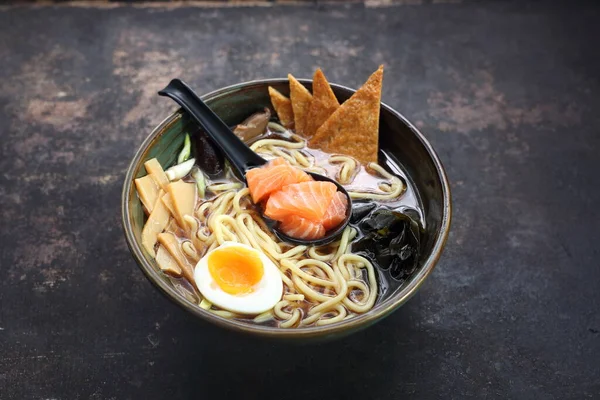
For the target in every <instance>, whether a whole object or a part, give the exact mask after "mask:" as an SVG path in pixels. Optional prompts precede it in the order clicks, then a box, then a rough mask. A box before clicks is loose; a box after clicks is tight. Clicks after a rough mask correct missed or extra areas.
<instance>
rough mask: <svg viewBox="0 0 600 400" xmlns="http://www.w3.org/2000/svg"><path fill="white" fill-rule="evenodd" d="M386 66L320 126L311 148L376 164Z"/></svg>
mask: <svg viewBox="0 0 600 400" xmlns="http://www.w3.org/2000/svg"><path fill="white" fill-rule="evenodd" d="M382 82H383V65H382V66H380V67H379V69H378V70H377V71H375V72H374V73H373V75H371V76H370V77H369V79H368V80H367V81H366V82H365V84H364V85H363V86H362V87H361V88H360V89H358V90H357V91H356V93H354V94H353V95H352V97H350V98H349V99H348V100H346V101H345V102H344V103H343V104H342V105H341V106H340V107H339V108H338V109H337V110H336V111H335V112H334V113H333V114H332V115H331V117H329V118H328V119H327V121H325V122H324V123H323V125H321V127H320V128H319V129H318V130H317V133H315V136H314V137H313V138H312V139H311V140H310V141H309V146H310V147H313V148H317V149H322V150H323V151H326V152H328V153H339V154H346V155H349V156H352V157H354V158H356V159H357V160H358V161H360V162H361V163H362V164H363V165H365V166H367V165H368V163H370V162H377V151H378V149H379V109H380V107H381V84H382Z"/></svg>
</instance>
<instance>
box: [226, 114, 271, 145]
mask: <svg viewBox="0 0 600 400" xmlns="http://www.w3.org/2000/svg"><path fill="white" fill-rule="evenodd" d="M270 119H271V111H270V110H269V109H268V108H265V109H264V111H261V112H257V113H254V114H252V115H251V116H249V117H248V118H246V120H245V121H244V122H242V123H241V124H239V125H238V126H236V127H235V129H234V130H233V132H234V133H235V134H236V135H237V136H238V137H239V138H240V139H242V140H243V141H244V142H247V141H248V140H251V139H254V138H255V137H257V136H258V135H262V134H263V133H265V131H266V129H267V124H268V123H269V120H270Z"/></svg>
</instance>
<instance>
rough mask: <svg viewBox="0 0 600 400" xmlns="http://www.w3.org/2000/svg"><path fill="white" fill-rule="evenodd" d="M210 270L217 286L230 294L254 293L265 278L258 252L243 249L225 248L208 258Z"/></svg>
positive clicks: (214, 252)
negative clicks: (254, 287)
mask: <svg viewBox="0 0 600 400" xmlns="http://www.w3.org/2000/svg"><path fill="white" fill-rule="evenodd" d="M208 270H209V272H210V275H211V276H212V277H213V279H214V280H215V282H216V283H217V285H219V287H220V288H221V289H222V290H223V291H224V292H225V293H229V294H245V293H250V292H252V287H253V286H254V285H256V284H257V283H258V282H260V280H261V279H262V277H263V274H264V270H263V264H262V261H261V259H260V257H259V256H258V255H257V254H256V252H254V251H251V250H248V249H245V248H243V247H225V248H222V249H217V250H215V251H213V252H212V253H211V254H210V256H209V257H208Z"/></svg>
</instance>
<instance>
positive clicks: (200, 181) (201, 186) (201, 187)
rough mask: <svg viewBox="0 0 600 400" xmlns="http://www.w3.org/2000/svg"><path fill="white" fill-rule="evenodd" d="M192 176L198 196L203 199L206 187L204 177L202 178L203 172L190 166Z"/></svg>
mask: <svg viewBox="0 0 600 400" xmlns="http://www.w3.org/2000/svg"><path fill="white" fill-rule="evenodd" d="M192 178H194V180H195V181H196V185H197V186H198V196H199V197H200V198H201V199H203V198H204V191H205V189H206V178H204V174H203V173H202V171H200V168H198V167H194V168H192Z"/></svg>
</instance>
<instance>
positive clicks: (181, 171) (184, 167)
mask: <svg viewBox="0 0 600 400" xmlns="http://www.w3.org/2000/svg"><path fill="white" fill-rule="evenodd" d="M195 162H196V159H195V158H190V159H189V160H187V161H185V162H182V163H181V164H177V165H174V166H172V167H171V168H169V169H168V170H166V171H165V174H167V178H169V180H170V181H176V180H177V179H181V178H183V177H184V176H186V175H187V174H188V173H189V172H190V171H191V170H192V167H193V166H194V163H195Z"/></svg>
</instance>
